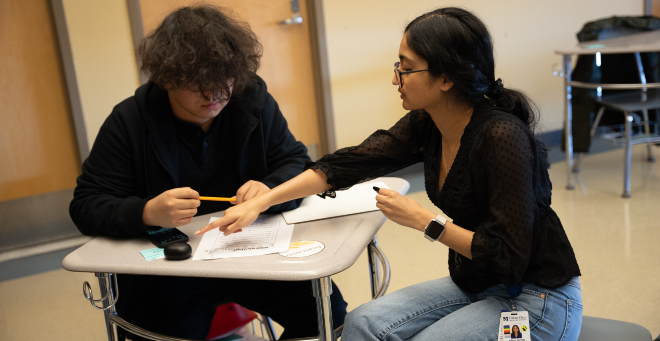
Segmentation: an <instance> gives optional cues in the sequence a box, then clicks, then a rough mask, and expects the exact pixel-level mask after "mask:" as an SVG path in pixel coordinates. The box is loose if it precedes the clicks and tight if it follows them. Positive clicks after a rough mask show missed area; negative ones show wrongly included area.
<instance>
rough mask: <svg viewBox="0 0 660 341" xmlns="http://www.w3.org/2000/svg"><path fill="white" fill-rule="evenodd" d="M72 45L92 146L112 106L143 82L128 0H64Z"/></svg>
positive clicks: (89, 141) (84, 114)
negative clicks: (135, 51)
mask: <svg viewBox="0 0 660 341" xmlns="http://www.w3.org/2000/svg"><path fill="white" fill-rule="evenodd" d="M63 3H64V11H65V16H66V22H67V28H68V31H69V38H70V39H71V49H72V50H73V59H74V63H75V67H76V77H77V79H78V88H79V89H80V97H81V102H82V110H83V117H84V120H85V126H86V130H87V131H86V133H87V141H88V143H89V146H90V147H91V146H92V144H93V142H94V139H95V138H96V134H97V133H98V131H99V128H100V127H101V125H102V124H103V121H105V119H106V117H108V114H110V112H111V111H112V108H113V107H114V106H115V105H116V104H117V103H119V102H121V101H122V100H124V99H125V98H127V97H129V96H132V95H133V93H134V92H135V89H136V88H137V87H138V85H139V80H138V73H137V66H136V62H135V56H134V52H133V39H132V36H131V28H130V23H129V19H128V9H127V7H126V1H124V0H108V1H88V0H64V1H63Z"/></svg>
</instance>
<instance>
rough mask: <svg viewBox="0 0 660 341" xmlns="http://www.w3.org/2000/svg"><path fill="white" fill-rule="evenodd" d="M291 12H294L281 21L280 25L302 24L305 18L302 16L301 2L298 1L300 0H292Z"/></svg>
mask: <svg viewBox="0 0 660 341" xmlns="http://www.w3.org/2000/svg"><path fill="white" fill-rule="evenodd" d="M291 12H293V15H292V16H291V18H288V19H286V20H282V21H280V22H279V23H278V24H280V25H300V24H302V22H303V18H302V17H301V16H300V13H298V12H300V4H299V3H298V0H291Z"/></svg>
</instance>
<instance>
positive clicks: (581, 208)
mask: <svg viewBox="0 0 660 341" xmlns="http://www.w3.org/2000/svg"><path fill="white" fill-rule="evenodd" d="M654 149H655V152H656V153H660V149H658V148H654ZM644 155H645V149H644V147H635V148H633V168H632V198H631V199H623V198H621V191H622V185H623V170H622V169H623V166H622V163H623V153H622V151H621V150H614V151H610V152H605V153H600V154H595V155H592V156H588V157H586V158H585V161H584V163H583V167H582V171H581V173H580V174H579V175H580V176H579V177H576V189H575V190H572V191H569V190H566V189H565V183H566V175H565V168H564V167H565V164H564V163H561V162H560V163H556V164H554V165H553V167H552V168H551V170H550V175H551V178H552V180H553V184H554V190H553V205H552V206H553V208H554V209H555V211H557V214H558V215H559V217H560V218H561V219H562V222H563V224H564V227H565V229H566V232H567V234H568V236H569V238H570V240H571V243H572V244H573V248H574V250H575V253H576V255H577V258H578V262H579V264H580V267H581V270H582V274H583V276H582V278H581V281H582V288H583V299H584V304H585V310H584V313H585V314H586V315H591V316H598V317H604V318H610V319H617V320H624V321H630V322H635V323H638V324H640V325H642V326H644V327H646V328H647V329H649V330H650V331H651V333H652V335H653V337H656V336H657V335H658V334H660V290H658V289H659V288H660V219H659V216H660V164H651V163H647V162H645V158H644ZM659 156H660V155H659ZM410 181H411V184H412V187H411V188H412V189H413V190H415V189H420V188H421V187H422V186H423V184H422V183H421V176H417V177H414V176H413V177H411V178H410ZM409 196H410V197H411V198H413V199H415V200H417V201H419V202H420V203H421V204H422V205H423V206H425V207H428V208H429V209H433V205H432V204H431V203H430V201H429V199H428V198H427V196H426V194H425V193H424V192H423V191H416V192H411V193H410V194H409ZM378 237H379V241H380V245H381V247H382V248H383V250H384V251H385V253H386V254H387V256H388V258H389V260H390V263H391V266H392V271H393V272H392V280H391V284H390V289H389V292H392V291H394V290H397V289H400V288H403V287H405V286H408V285H412V284H415V283H419V282H422V281H426V280H430V279H434V278H438V277H443V276H447V275H448V271H447V249H446V247H444V246H443V245H440V244H438V243H429V242H428V241H426V240H425V239H424V238H423V237H422V236H421V234H419V233H418V232H415V231H412V230H410V229H408V228H404V227H401V226H398V225H396V224H394V223H392V222H387V223H386V224H385V225H384V226H383V228H382V229H381V231H380V232H379V234H378ZM1 268H2V267H1V266H0V269H1ZM333 278H334V279H335V281H336V283H337V284H338V285H339V287H340V288H341V290H342V292H343V294H344V297H345V298H346V300H347V301H348V302H349V309H353V308H355V307H356V306H357V305H359V304H361V303H364V302H366V301H367V300H368V299H369V280H368V276H367V262H366V257H365V256H364V255H363V256H362V257H361V258H360V259H359V260H358V262H357V263H356V264H355V265H354V266H353V267H351V268H350V269H348V270H346V271H345V272H343V273H340V274H338V275H336V276H334V277H333ZM85 280H86V281H90V282H91V283H92V282H94V283H95V282H96V280H95V278H94V276H93V275H91V274H75V273H69V272H66V271H64V270H61V269H60V270H55V271H50V272H44V273H40V274H36V275H32V276H28V277H22V278H17V279H12V280H6V281H3V282H0V340H11V341H13V340H99V341H100V340H107V338H106V336H105V330H104V327H103V315H102V313H101V312H99V311H96V310H94V309H93V308H92V307H90V306H89V302H87V301H86V300H85V299H84V298H83V296H82V290H81V289H82V282H83V281H85ZM93 287H96V285H93Z"/></svg>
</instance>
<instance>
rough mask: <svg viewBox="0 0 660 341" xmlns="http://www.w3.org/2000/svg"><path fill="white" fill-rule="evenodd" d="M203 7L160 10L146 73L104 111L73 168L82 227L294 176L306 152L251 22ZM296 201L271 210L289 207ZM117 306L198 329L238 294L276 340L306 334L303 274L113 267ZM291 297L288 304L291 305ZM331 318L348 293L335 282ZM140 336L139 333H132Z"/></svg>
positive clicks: (191, 207)
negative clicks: (279, 277) (209, 274)
mask: <svg viewBox="0 0 660 341" xmlns="http://www.w3.org/2000/svg"><path fill="white" fill-rule="evenodd" d="M224 12H225V11H224V10H222V9H220V8H217V7H213V6H209V5H201V6H195V7H184V8H181V9H178V10H176V11H175V12H173V13H171V14H170V15H168V16H167V17H166V18H165V19H164V20H163V22H162V23H161V24H160V26H159V27H158V28H157V29H156V30H155V31H154V32H153V33H151V34H150V35H149V36H147V37H146V38H145V39H144V40H143V41H142V43H141V46H140V47H139V48H138V56H139V61H140V68H141V70H142V71H143V72H144V73H146V74H147V75H149V78H150V81H149V82H148V83H146V84H145V85H143V86H141V87H139V88H138V89H137V90H136V92H135V95H134V96H132V97H130V98H128V99H126V100H124V101H123V102H121V103H119V104H118V105H117V106H116V107H115V108H114V109H113V111H112V113H111V114H110V116H109V117H108V118H107V119H106V121H105V123H104V124H103V126H102V127H101V129H100V131H99V134H98V136H97V138H96V141H95V142H94V146H93V148H92V150H91V153H90V155H89V158H87V160H85V162H84V163H83V167H82V175H81V176H80V177H79V178H78V182H77V187H76V190H75V193H74V199H73V201H72V202H71V206H70V214H71V217H72V219H73V221H74V222H75V224H76V226H78V229H79V230H80V231H81V232H82V233H83V234H85V235H89V236H114V237H138V236H144V235H146V233H147V231H148V230H158V229H160V228H161V227H176V226H182V225H186V224H188V223H190V221H191V219H192V217H193V216H194V215H202V214H207V213H211V212H216V211H221V210H224V209H227V208H228V207H229V204H228V203H222V202H201V201H200V200H199V195H200V193H202V194H203V195H208V196H223V197H231V196H234V195H235V196H236V202H237V203H241V202H243V201H246V200H249V199H251V198H253V197H254V196H256V195H257V194H260V193H263V192H266V191H269V190H270V189H271V188H273V187H275V186H277V185H279V184H281V183H283V182H285V181H287V180H289V179H291V178H293V177H294V176H296V175H298V174H300V173H301V172H302V171H303V168H304V165H305V162H306V161H307V160H309V158H308V157H307V154H306V149H305V147H304V146H303V145H302V143H300V142H297V141H296V140H295V138H294V137H293V135H292V134H291V132H290V131H289V129H288V128H287V123H286V120H285V119H284V117H283V116H282V113H281V112H280V110H279V108H278V106H277V103H276V102H275V100H274V99H273V97H272V96H271V95H270V94H268V92H267V89H266V84H265V83H264V81H263V80H262V79H261V78H259V76H257V75H256V71H257V69H258V68H259V61H260V58H261V45H260V44H259V42H258V41H257V38H256V36H255V35H254V33H253V32H252V31H251V30H250V28H249V26H248V25H247V24H245V23H243V22H240V21H238V20H236V19H234V18H232V17H231V16H229V15H227V14H226V13H224ZM299 204H300V201H290V202H287V203H283V204H280V205H277V206H273V207H271V208H270V209H269V211H270V212H280V211H286V210H291V209H294V208H296V207H298V205H299ZM118 281H119V286H120V287H121V293H122V295H121V298H120V299H119V301H118V302H117V310H118V313H119V315H120V316H122V317H123V318H124V319H126V320H127V321H129V322H131V323H134V324H136V325H138V326H140V327H142V328H146V329H148V330H151V331H154V332H157V333H161V334H166V335H171V336H176V337H182V338H192V339H204V338H205V337H206V333H207V332H208V330H209V328H210V323H211V321H212V319H213V314H214V312H215V308H216V306H218V305H220V304H224V303H228V302H236V303H238V304H240V305H242V306H244V307H246V308H248V309H251V310H255V311H258V312H260V313H262V314H264V315H267V316H270V317H272V318H273V319H274V320H275V321H277V322H278V323H280V324H281V325H282V326H283V327H284V328H285V331H284V334H282V337H283V338H298V337H309V336H314V335H316V334H317V333H318V329H317V324H316V301H315V299H314V297H313V296H312V287H311V283H310V282H278V281H252V280H235V279H212V278H186V277H163V276H138V275H119V276H118ZM292 302H296V303H295V304H292ZM332 307H333V312H332V316H333V318H334V323H335V325H341V324H343V319H344V315H345V314H346V303H345V302H344V300H343V299H342V297H341V294H340V292H339V290H338V289H337V288H336V287H334V285H333V295H332ZM133 339H134V340H136V339H137V338H135V337H134V338H133Z"/></svg>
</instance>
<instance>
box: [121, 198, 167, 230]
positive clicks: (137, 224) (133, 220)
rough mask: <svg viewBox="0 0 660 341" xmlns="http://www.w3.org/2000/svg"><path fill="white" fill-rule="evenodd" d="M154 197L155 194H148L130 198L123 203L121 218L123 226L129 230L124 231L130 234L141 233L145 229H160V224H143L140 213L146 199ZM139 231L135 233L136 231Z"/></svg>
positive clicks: (141, 213) (142, 210)
mask: <svg viewBox="0 0 660 341" xmlns="http://www.w3.org/2000/svg"><path fill="white" fill-rule="evenodd" d="M153 198H155V196H150V197H147V198H143V199H137V198H136V199H137V200H130V201H128V202H126V203H125V204H124V210H123V211H124V212H123V214H122V218H123V219H122V220H123V221H124V226H126V228H127V229H128V230H129V231H126V232H127V233H128V234H130V235H136V234H142V233H144V232H146V231H157V230H160V229H161V227H160V226H147V225H145V224H144V220H143V219H142V215H143V213H144V206H145V205H146V204H147V201H149V200H151V199H153ZM138 231H139V233H136V232H138Z"/></svg>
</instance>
